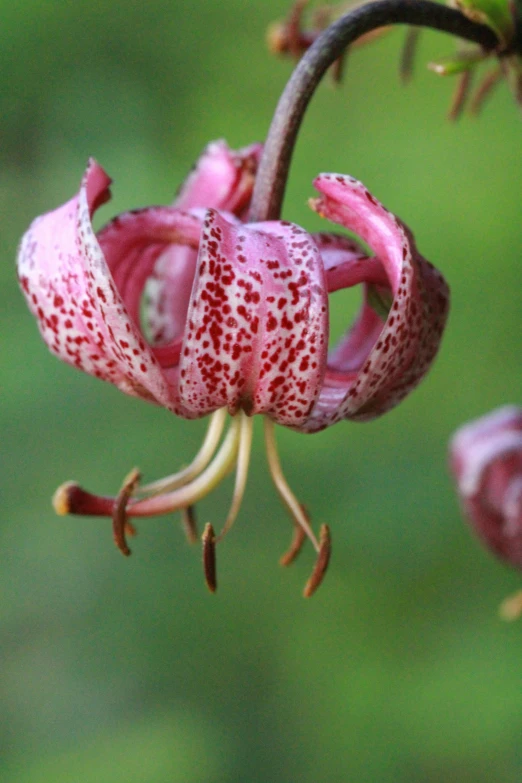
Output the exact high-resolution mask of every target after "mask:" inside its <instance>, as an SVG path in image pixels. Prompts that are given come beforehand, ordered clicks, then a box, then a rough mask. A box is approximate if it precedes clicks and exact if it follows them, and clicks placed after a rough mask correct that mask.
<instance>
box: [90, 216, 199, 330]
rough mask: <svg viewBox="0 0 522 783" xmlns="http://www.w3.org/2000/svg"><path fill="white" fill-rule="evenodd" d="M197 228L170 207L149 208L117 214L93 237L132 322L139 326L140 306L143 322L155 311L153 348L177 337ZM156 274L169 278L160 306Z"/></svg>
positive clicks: (190, 278) (193, 261)
mask: <svg viewBox="0 0 522 783" xmlns="http://www.w3.org/2000/svg"><path fill="white" fill-rule="evenodd" d="M201 225H202V217H200V216H198V215H195V214H191V213H188V212H182V211H180V210H178V209H175V208H174V207H148V208H146V209H140V210H135V211H132V212H125V213H124V214H122V215H119V216H118V217H116V218H114V220H112V221H111V222H110V223H109V224H108V225H107V226H105V228H103V229H102V230H101V231H100V232H99V233H98V235H97V236H98V242H99V244H100V247H101V249H102V251H103V254H104V256H105V259H106V261H107V264H108V266H109V269H110V271H111V273H112V276H113V279H114V282H115V284H116V287H117V289H118V291H119V293H120V295H121V297H122V299H123V301H124V304H125V307H126V308H127V311H128V313H129V315H130V316H131V318H132V319H133V320H134V322H135V323H136V324H139V323H140V320H141V312H142V308H143V309H144V320H145V322H147V320H148V321H149V322H150V320H151V313H154V314H156V313H157V319H156V320H155V321H154V328H153V330H152V334H151V335H150V336H151V342H152V343H153V344H156V343H158V344H162V345H165V344H166V343H169V342H172V341H173V340H175V339H180V338H181V336H182V331H183V328H184V324H185V319H186V315H187V308H188V303H189V300H190V291H191V288H192V283H193V279H194V270H195V264H196V257H197V247H198V243H199V235H200V233H201ZM161 276H168V279H169V281H170V282H171V285H170V287H169V294H170V295H169V297H168V301H164V302H162V303H161V305H160V303H159V302H156V301H155V300H154V298H153V294H154V290H155V289H154V282H156V283H157V281H158V278H159V277H161ZM162 279H163V277H162ZM144 293H146V297H144ZM151 296H152V298H151Z"/></svg>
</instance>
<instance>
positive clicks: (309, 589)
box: [303, 525, 332, 598]
mask: <svg viewBox="0 0 522 783" xmlns="http://www.w3.org/2000/svg"><path fill="white" fill-rule="evenodd" d="M331 552H332V540H331V537H330V528H329V527H328V525H321V530H320V531H319V552H318V554H317V560H316V561H315V566H314V570H313V571H312V575H311V576H310V579H309V580H308V582H307V583H306V585H305V588H304V590H303V595H304V597H305V598H310V596H312V595H313V594H314V593H315V591H316V590H317V588H318V587H319V585H320V584H321V582H322V581H323V578H324V575H325V574H326V569H327V568H328V563H329V562H330V554H331Z"/></svg>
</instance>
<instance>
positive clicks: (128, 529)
mask: <svg viewBox="0 0 522 783" xmlns="http://www.w3.org/2000/svg"><path fill="white" fill-rule="evenodd" d="M125 535H126V536H130V537H131V538H133V537H134V536H137V535H138V531H137V530H136V528H135V527H134V525H133V524H132V522H129V520H127V521H126V522H125Z"/></svg>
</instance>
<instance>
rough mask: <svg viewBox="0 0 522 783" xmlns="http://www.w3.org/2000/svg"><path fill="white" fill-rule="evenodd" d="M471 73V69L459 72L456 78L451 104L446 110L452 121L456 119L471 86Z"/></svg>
mask: <svg viewBox="0 0 522 783" xmlns="http://www.w3.org/2000/svg"><path fill="white" fill-rule="evenodd" d="M471 80H472V73H471V71H464V72H463V73H461V74H460V76H459V77H458V80H457V86H456V88H455V92H454V93H453V98H452V101H451V106H450V109H449V112H448V119H449V120H451V121H452V122H455V120H458V118H459V117H460V115H461V113H462V109H463V108H464V104H465V102H466V98H467V97H468V93H469V90H470V87H471Z"/></svg>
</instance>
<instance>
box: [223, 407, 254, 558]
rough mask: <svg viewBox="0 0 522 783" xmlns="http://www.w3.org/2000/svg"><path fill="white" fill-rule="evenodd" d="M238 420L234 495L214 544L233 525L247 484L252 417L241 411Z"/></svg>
mask: <svg viewBox="0 0 522 783" xmlns="http://www.w3.org/2000/svg"><path fill="white" fill-rule="evenodd" d="M238 418H239V420H240V424H239V446H238V455H237V468H236V483H235V485H234V494H233V496H232V503H231V506H230V511H229V512H228V516H227V518H226V520H225V524H224V525H223V528H222V530H221V533H220V534H219V535H218V536H217V537H216V543H217V542H218V541H221V540H222V539H223V538H224V537H225V535H226V534H227V533H228V531H229V530H230V528H231V527H232V525H233V524H234V522H235V519H236V517H237V514H238V511H239V509H240V507H241V502H242V500H243V495H244V493H245V487H246V482H247V476H248V466H249V463H250V453H251V451H252V433H253V419H252V417H250V416H247V415H246V413H244V412H243V411H241V412H240V413H239V414H238Z"/></svg>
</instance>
